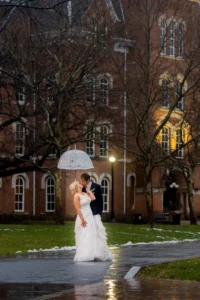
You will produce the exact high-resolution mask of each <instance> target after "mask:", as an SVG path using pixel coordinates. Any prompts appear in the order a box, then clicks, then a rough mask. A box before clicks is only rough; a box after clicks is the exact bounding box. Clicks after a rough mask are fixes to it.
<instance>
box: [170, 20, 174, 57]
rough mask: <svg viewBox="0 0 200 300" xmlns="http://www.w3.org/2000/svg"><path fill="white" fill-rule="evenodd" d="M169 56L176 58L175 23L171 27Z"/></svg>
mask: <svg viewBox="0 0 200 300" xmlns="http://www.w3.org/2000/svg"><path fill="white" fill-rule="evenodd" d="M169 32H170V38H169V55H170V56H172V57H175V23H174V22H171V23H170V26H169Z"/></svg>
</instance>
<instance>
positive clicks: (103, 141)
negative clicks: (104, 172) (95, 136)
mask: <svg viewBox="0 0 200 300" xmlns="http://www.w3.org/2000/svg"><path fill="white" fill-rule="evenodd" d="M104 129H106V133H104V132H102V131H104ZM108 133H109V129H108V126H106V125H102V126H100V130H99V135H100V142H99V156H100V157H105V158H107V157H108ZM105 134H106V135H105ZM102 145H103V146H102Z"/></svg>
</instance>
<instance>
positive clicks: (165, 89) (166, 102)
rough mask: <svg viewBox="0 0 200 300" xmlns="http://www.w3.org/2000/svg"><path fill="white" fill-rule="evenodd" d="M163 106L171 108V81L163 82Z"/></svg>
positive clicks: (165, 80)
mask: <svg viewBox="0 0 200 300" xmlns="http://www.w3.org/2000/svg"><path fill="white" fill-rule="evenodd" d="M162 106H163V107H169V80H168V79H163V81H162Z"/></svg>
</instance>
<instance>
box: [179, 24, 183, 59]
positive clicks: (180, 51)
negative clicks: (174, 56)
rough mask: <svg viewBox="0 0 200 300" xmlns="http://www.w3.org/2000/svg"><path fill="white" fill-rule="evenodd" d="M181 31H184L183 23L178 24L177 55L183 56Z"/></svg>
mask: <svg viewBox="0 0 200 300" xmlns="http://www.w3.org/2000/svg"><path fill="white" fill-rule="evenodd" d="M183 33H184V26H183V24H182V23H181V24H179V27H178V56H179V57H183Z"/></svg>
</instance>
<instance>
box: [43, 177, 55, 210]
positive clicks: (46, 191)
mask: <svg viewBox="0 0 200 300" xmlns="http://www.w3.org/2000/svg"><path fill="white" fill-rule="evenodd" d="M49 180H52V182H53V185H52V184H49V185H48V181H49ZM49 187H50V189H51V188H52V187H53V189H54V192H53V193H49V192H48V188H49ZM55 190H56V187H55V179H54V178H53V177H51V176H48V177H47V178H46V180H45V204H46V205H45V209H46V210H45V211H46V212H55V210H56V209H55V205H56V201H55ZM48 196H51V197H53V198H54V201H48ZM49 203H50V205H52V203H53V204H54V209H48V204H49Z"/></svg>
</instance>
